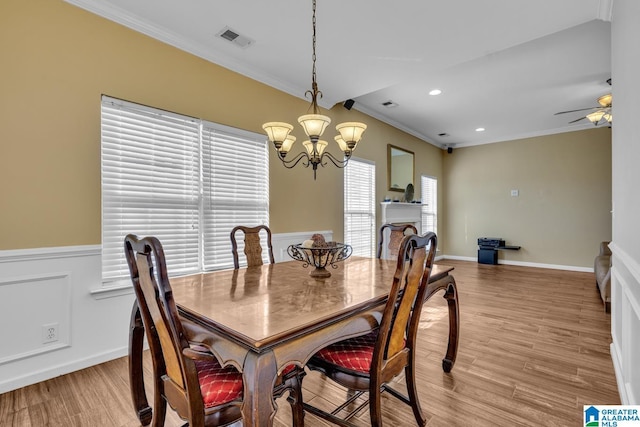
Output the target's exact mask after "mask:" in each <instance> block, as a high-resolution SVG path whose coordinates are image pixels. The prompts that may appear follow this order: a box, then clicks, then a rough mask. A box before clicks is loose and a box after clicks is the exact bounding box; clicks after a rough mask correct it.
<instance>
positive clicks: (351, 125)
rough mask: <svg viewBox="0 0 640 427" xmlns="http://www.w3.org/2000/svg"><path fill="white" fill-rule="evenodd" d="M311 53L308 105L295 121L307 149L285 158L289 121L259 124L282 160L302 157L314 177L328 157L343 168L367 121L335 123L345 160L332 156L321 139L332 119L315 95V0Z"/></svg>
mask: <svg viewBox="0 0 640 427" xmlns="http://www.w3.org/2000/svg"><path fill="white" fill-rule="evenodd" d="M312 23H313V54H312V56H311V59H312V61H313V68H312V72H311V90H308V91H306V92H305V97H307V96H311V105H310V106H309V109H308V111H307V114H305V115H302V116H300V117H298V123H300V125H301V126H302V128H303V129H304V132H305V133H306V134H307V136H308V137H309V139H308V140H306V141H304V142H303V143H302V145H303V147H304V148H305V150H306V151H302V152H301V153H299V154H298V155H297V156H295V157H293V158H291V159H289V160H287V159H286V157H287V154H288V153H289V151H290V150H291V148H292V147H293V144H294V143H295V142H296V137H295V136H293V135H289V133H290V132H291V131H292V130H293V126H292V125H290V124H289V123H283V122H269V123H265V124H263V125H262V129H264V131H265V132H266V133H267V136H268V137H269V141H271V142H272V143H273V146H274V147H275V149H276V151H277V152H278V158H279V159H280V160H281V161H282V164H283V165H284V166H285V167H286V168H288V169H291V168H293V167H294V166H296V165H297V164H298V163H300V162H301V161H302V163H301V164H302V165H303V166H304V167H309V166H312V167H313V179H314V180H315V179H316V170H317V169H318V165H320V166H323V167H324V166H325V165H326V164H327V160H329V161H331V163H333V164H334V165H335V166H337V167H339V168H343V167H345V166H346V165H347V162H348V161H349V159H350V158H351V154H352V153H353V151H354V150H355V149H356V145H358V142H359V141H360V139H361V138H362V134H363V132H364V131H365V129H367V125H365V124H364V123H359V122H346V123H341V124H339V125H337V126H336V130H337V131H338V132H339V133H340V134H339V135H336V136H335V137H334V139H335V141H336V143H337V144H338V146H339V147H340V150H342V152H343V153H344V160H339V159H338V158H336V157H334V156H333V155H331V153H329V152H328V151H325V149H326V148H327V145H329V144H328V143H327V141H324V140H322V139H320V137H321V136H322V134H323V133H324V131H325V129H326V128H327V126H329V123H331V119H330V118H329V117H328V116H325V115H323V114H321V113H320V108H319V107H318V96H319V97H320V98H322V92H320V91H319V90H318V84H317V83H316V0H313V20H312Z"/></svg>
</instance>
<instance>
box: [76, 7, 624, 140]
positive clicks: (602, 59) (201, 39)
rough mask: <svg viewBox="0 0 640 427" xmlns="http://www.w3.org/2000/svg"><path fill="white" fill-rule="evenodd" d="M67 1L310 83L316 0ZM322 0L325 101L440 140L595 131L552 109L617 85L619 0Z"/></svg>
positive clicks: (268, 73) (288, 82)
mask: <svg viewBox="0 0 640 427" xmlns="http://www.w3.org/2000/svg"><path fill="white" fill-rule="evenodd" d="M67 1H68V2H69V3H72V4H75V5H77V6H79V7H82V8H84V9H87V10H89V11H91V12H94V13H96V14H98V15H101V16H103V17H105V18H108V19H110V20H113V21H116V22H119V23H121V24H123V25H125V26H127V27H130V28H132V29H134V30H137V31H140V32H142V33H144V34H147V35H149V36H152V37H154V38H156V39H159V40H162V41H164V42H166V43H168V44H171V45H173V46H176V47H178V48H180V49H183V50H185V51H188V52H191V53H193V54H195V55H198V56H200V57H202V58H205V59H207V60H210V61H211V62H214V63H216V64H219V65H222V66H224V67H226V68H229V69H231V70H234V71H236V72H238V73H241V74H244V75H246V76H248V77H251V78H253V79H255V80H258V81H261V82H263V83H266V84H268V85H270V86H273V87H275V88H277V89H280V90H283V91H285V92H287V93H289V94H291V95H294V96H298V97H304V93H305V92H306V91H307V90H308V89H310V87H311V32H312V30H311V0H307V1H301V0H269V1H264V0H244V1H239V0H215V1H212V0H182V1H175V0H136V1H131V0H67ZM317 1H318V5H317V81H318V85H319V88H320V90H321V91H322V92H323V95H324V97H323V99H322V100H320V104H321V106H322V107H324V108H331V107H332V106H333V105H335V104H336V103H341V102H343V101H345V100H347V99H353V100H355V105H354V107H353V108H354V109H357V110H360V111H362V112H365V113H367V114H369V115H371V116H373V117H376V118H378V119H380V120H382V121H385V122H387V123H389V124H391V125H393V126H396V127H398V128H400V129H403V130H405V131H407V132H409V133H411V134H412V135H415V136H417V137H419V138H421V139H423V140H425V141H427V142H430V143H433V144H435V145H437V146H445V145H449V146H454V147H462V146H469V145H477V144H484V143H491V142H498V141H504V140H512V139H518V138H524V137H531V136H538V135H546V134H552V133H559V132H567V131H571V130H578V129H584V128H586V127H593V125H591V124H590V123H588V122H587V120H582V121H580V122H578V123H575V124H572V125H569V124H568V122H569V121H571V120H574V119H577V118H580V117H582V115H583V114H582V113H572V114H564V115H557V116H556V115H554V113H556V112H558V111H564V110H573V109H579V108H585V107H593V106H597V103H596V98H597V97H599V96H600V95H603V94H605V93H609V92H610V91H611V89H610V86H609V85H608V84H607V83H606V80H607V79H608V78H610V77H611V63H610V50H611V49H610V42H611V36H610V22H609V20H610V15H611V7H612V2H613V0H535V1H531V0H529V1H525V0H439V1H436V0H395V1H393V2H392V1H388V0H385V1H382V0H348V1H339V0H317ZM224 27H230V28H231V29H232V30H234V31H235V32H237V33H239V34H241V35H242V36H245V37H248V38H250V39H252V40H253V41H254V42H253V43H252V44H251V45H250V46H249V47H246V48H240V47H237V46H236V45H234V44H233V43H230V42H228V41H226V40H224V39H222V38H220V37H217V34H218V33H219V32H220V31H221V30H222V29H223V28H224ZM434 88H439V89H441V90H442V91H443V93H442V94H441V95H439V96H429V95H428V92H429V91H430V90H431V89H434ZM386 101H392V102H394V103H396V104H398V106H397V107H394V108H387V107H384V106H382V103H383V102H386ZM302 113H303V112H301V114H302ZM271 119H273V120H277V119H278V118H277V117H274V118H270V120H271ZM478 127H484V128H485V129H486V131H484V132H476V131H475V129H476V128H478ZM441 133H446V134H448V136H444V137H443V136H439V134H441ZM365 137H366V134H365Z"/></svg>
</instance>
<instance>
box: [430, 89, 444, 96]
mask: <svg viewBox="0 0 640 427" xmlns="http://www.w3.org/2000/svg"><path fill="white" fill-rule="evenodd" d="M441 93H442V91H441V90H440V89H433V90H432V91H430V92H429V95H431V96H435V95H440V94H441Z"/></svg>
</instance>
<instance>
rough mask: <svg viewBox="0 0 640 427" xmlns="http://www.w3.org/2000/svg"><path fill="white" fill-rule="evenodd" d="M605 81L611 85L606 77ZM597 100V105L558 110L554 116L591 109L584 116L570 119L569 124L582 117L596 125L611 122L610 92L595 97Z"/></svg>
mask: <svg viewBox="0 0 640 427" xmlns="http://www.w3.org/2000/svg"><path fill="white" fill-rule="evenodd" d="M607 83H609V85H611V79H607ZM597 101H598V104H599V105H600V106H599V107H589V108H579V109H577V110H568V111H560V112H559V113H555V114H554V116H557V115H558V114H566V113H575V112H578V111H591V113H589V114H587V115H586V116H584V117H580V118H579V119H576V120H572V121H570V122H569V124H571V123H576V122H579V121H580V120H584V119H587V120H589V121H590V122H591V123H593V124H594V125H595V126H598V125H599V124H605V123H608V124H611V121H612V120H613V116H612V115H611V105H612V101H613V98H612V96H611V94H610V93H608V94H606V95H602V96H601V97H600V98H598V99H597Z"/></svg>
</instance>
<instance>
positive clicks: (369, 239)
mask: <svg viewBox="0 0 640 427" xmlns="http://www.w3.org/2000/svg"><path fill="white" fill-rule="evenodd" d="M375 171H376V166H375V163H373V162H369V161H366V160H361V159H354V158H351V160H349V163H348V164H347V166H346V167H345V168H344V237H345V243H347V244H349V245H351V246H352V247H353V255H358V256H365V257H371V258H372V257H373V256H374V253H375V223H376V208H375V188H376V183H375V178H376V176H375Z"/></svg>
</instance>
